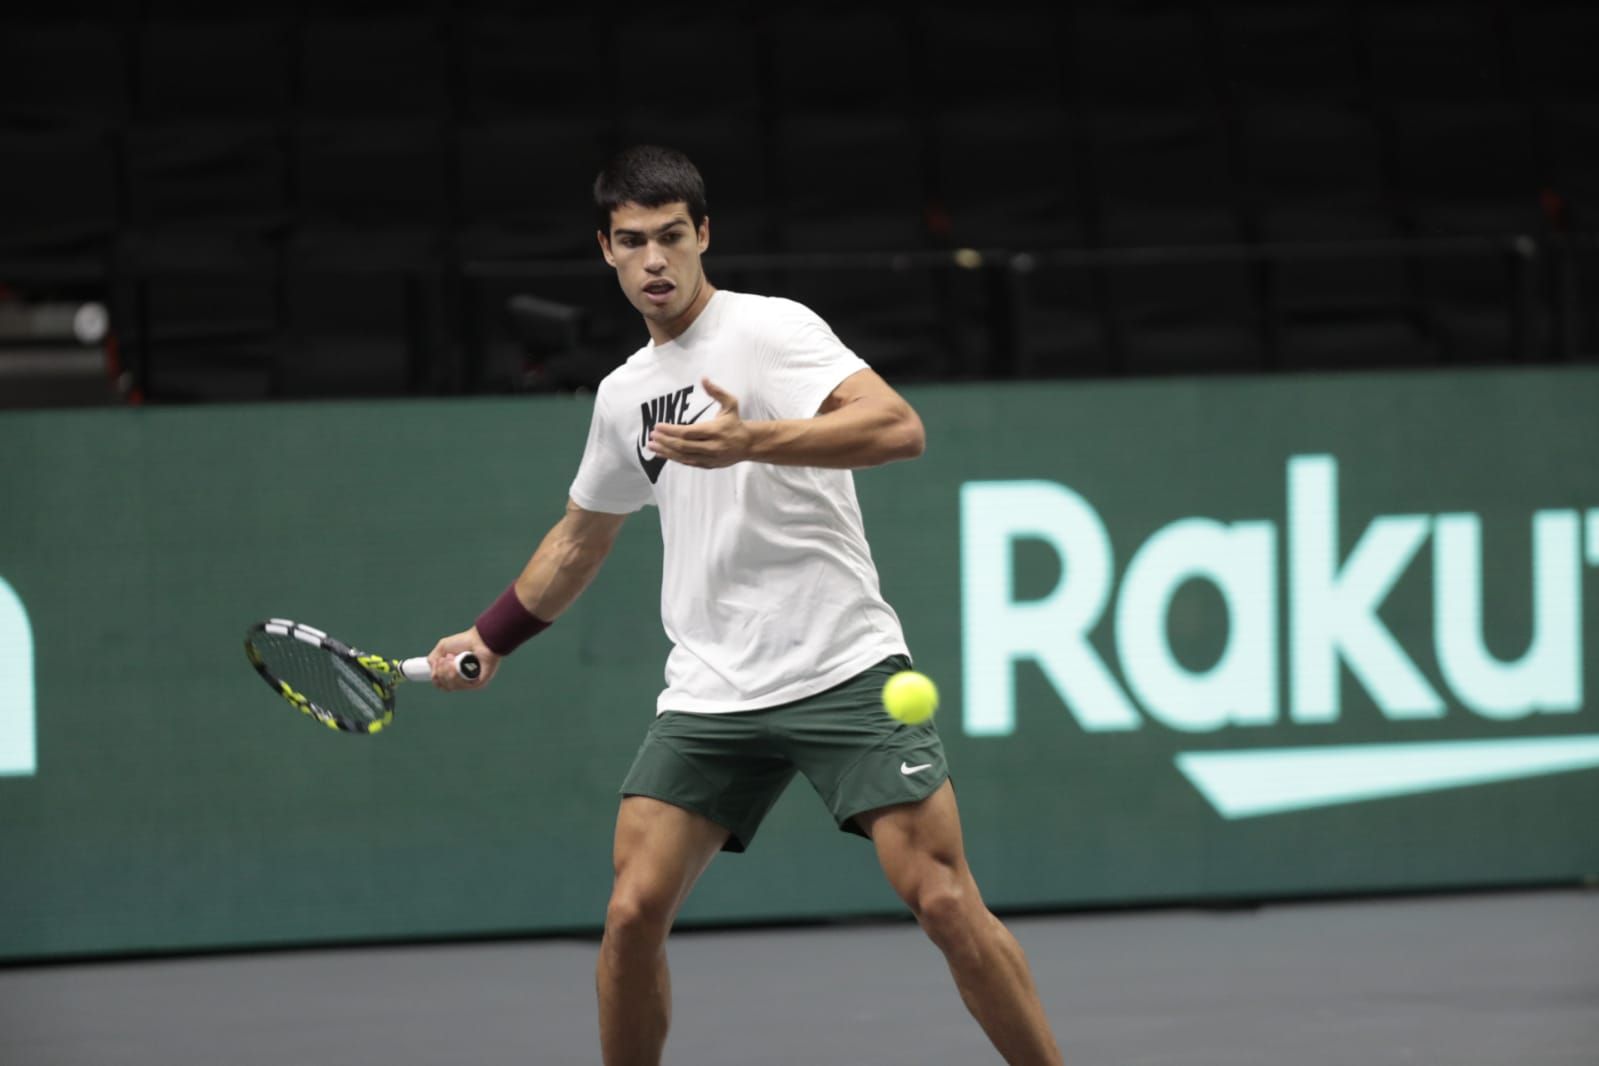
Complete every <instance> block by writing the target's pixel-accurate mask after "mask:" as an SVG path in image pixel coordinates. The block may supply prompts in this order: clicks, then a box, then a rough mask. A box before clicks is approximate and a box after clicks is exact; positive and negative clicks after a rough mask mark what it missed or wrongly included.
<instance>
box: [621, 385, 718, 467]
mask: <svg viewBox="0 0 1599 1066" xmlns="http://www.w3.org/2000/svg"><path fill="white" fill-rule="evenodd" d="M693 391H694V386H693V385H688V386H685V387H684V388H681V389H678V390H676V391H674V392H669V393H667V394H666V395H665V396H657V397H656V398H655V399H653V400H650V401H648V402H646V403H641V404H639V410H640V411H641V413H642V415H643V427H642V428H641V429H640V431H639V438H638V444H637V445H636V447H637V448H638V462H639V466H641V467H643V468H644V476H645V477H647V478H649V479H650V484H651V485H653V484H655V482H656V479H657V478H659V477H660V476H661V470H662V469H664V468H665V466H666V457H665V456H662V455H652V454H650V451H649V449H648V447H646V446H647V445H648V444H649V442H650V430H652V429H654V428H655V427H656V425H658V424H660V423H663V422H664V423H666V424H667V425H675V426H691V425H693V424H694V423H695V422H698V421H699V420H700V419H701V418H703V417H704V415H705V412H706V411H709V410H710V409H711V408H713V407H715V406H716V401H715V400H712V401H711V402H710V403H708V404H706V405H705V406H704V407H701V408H700V409H699V411H698V412H697V413H696V414H695V415H694V416H693V417H692V418H685V417H684V412H685V411H687V410H688V398H689V395H690V394H691V393H693Z"/></svg>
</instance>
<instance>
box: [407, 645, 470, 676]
mask: <svg viewBox="0 0 1599 1066" xmlns="http://www.w3.org/2000/svg"><path fill="white" fill-rule="evenodd" d="M400 672H401V673H403V674H404V675H405V679H406V680H407V681H431V680H433V667H431V666H429V665H428V658H427V656H426V655H418V656H417V657H416V658H415V659H406V660H405V661H404V662H402V663H400ZM455 672H456V673H458V674H460V675H461V676H462V677H464V678H466V679H467V680H468V681H476V680H477V679H478V678H479V677H480V676H481V675H482V673H483V664H482V663H481V662H479V661H478V657H477V656H476V655H473V654H472V653H471V652H463V653H462V654H460V655H457V656H456V657H455Z"/></svg>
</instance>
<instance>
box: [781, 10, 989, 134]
mask: <svg viewBox="0 0 1599 1066" xmlns="http://www.w3.org/2000/svg"><path fill="white" fill-rule="evenodd" d="M909 29H910V20H909V18H908V17H907V16H906V15H905V14H902V13H901V12H899V11H890V10H880V9H874V8H871V7H864V6H863V7H857V8H853V9H839V10H832V9H828V10H820V11H819V10H816V9H814V8H808V7H780V8H777V9H775V10H774V11H773V13H772V15H771V17H770V22H769V24H768V33H769V39H770V41H771V47H772V85H773V89H774V91H775V99H776V101H777V107H778V110H780V111H781V112H782V113H784V114H788V115H818V114H820V115H829V114H831V115H838V114H844V115H849V114H871V115H875V114H891V115H904V114H908V113H910V112H911V111H912V105H913V103H919V104H925V101H913V93H914V92H915V88H916V85H915V80H914V76H913V72H912V55H911V45H910V33H909ZM969 43H970V42H969Z"/></svg>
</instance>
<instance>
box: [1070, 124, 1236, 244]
mask: <svg viewBox="0 0 1599 1066" xmlns="http://www.w3.org/2000/svg"><path fill="white" fill-rule="evenodd" d="M1092 144H1093V172H1094V177H1095V181H1096V184H1097V187H1098V201H1099V208H1100V214H1101V218H1102V224H1103V233H1104V241H1105V243H1106V244H1107V245H1112V246H1116V245H1124V246H1127V245H1168V244H1226V243H1233V242H1236V241H1238V240H1240V239H1241V229H1240V224H1239V217H1238V203H1237V200H1238V194H1237V185H1236V182H1235V180H1234V176H1233V173H1232V165H1231V162H1230V160H1229V158H1228V151H1227V141H1226V132H1225V130H1224V129H1223V127H1222V125H1221V123H1220V121H1219V120H1218V119H1217V118H1215V117H1214V116H1213V115H1210V114H1206V113H1204V112H1189V113H1183V112H1169V111H1132V110H1118V111H1105V112H1101V113H1100V114H1098V115H1097V116H1096V117H1095V133H1094V137H1093V141H1092Z"/></svg>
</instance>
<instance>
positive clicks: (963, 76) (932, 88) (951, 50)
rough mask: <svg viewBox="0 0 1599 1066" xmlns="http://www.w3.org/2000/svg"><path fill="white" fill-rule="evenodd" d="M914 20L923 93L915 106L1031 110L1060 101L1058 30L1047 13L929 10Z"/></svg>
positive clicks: (1055, 17)
mask: <svg viewBox="0 0 1599 1066" xmlns="http://www.w3.org/2000/svg"><path fill="white" fill-rule="evenodd" d="M916 18H917V19H918V20H919V22H920V27H921V29H920V33H921V41H922V44H921V55H922V57H923V58H922V71H923V74H924V76H925V78H926V84H927V87H928V92H929V94H930V99H929V100H926V101H917V102H918V103H921V104H931V105H932V106H933V108H934V109H936V110H937V111H939V112H942V113H946V114H947V113H949V112H952V111H956V110H961V109H968V110H972V111H990V112H997V111H1002V110H1005V109H1008V108H1013V107H1024V108H1030V109H1035V110H1036V109H1039V108H1049V107H1052V106H1059V105H1060V103H1061V101H1062V100H1063V95H1062V94H1063V90H1064V88H1065V84H1066V82H1065V80H1064V79H1065V72H1066V63H1067V57H1066V52H1065V49H1064V47H1063V45H1064V37H1063V34H1064V30H1063V28H1062V25H1061V16H1060V15H1059V14H1057V13H1056V12H1054V11H1051V10H1050V9H1049V8H1047V7H1036V8H1035V7H1023V8H1014V7H995V6H992V5H990V6H986V7H972V6H942V5H939V6H932V5H929V6H926V7H922V8H920V9H918V10H917V13H916Z"/></svg>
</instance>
